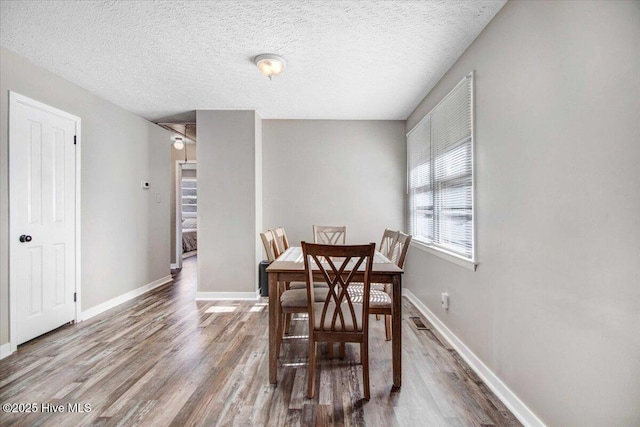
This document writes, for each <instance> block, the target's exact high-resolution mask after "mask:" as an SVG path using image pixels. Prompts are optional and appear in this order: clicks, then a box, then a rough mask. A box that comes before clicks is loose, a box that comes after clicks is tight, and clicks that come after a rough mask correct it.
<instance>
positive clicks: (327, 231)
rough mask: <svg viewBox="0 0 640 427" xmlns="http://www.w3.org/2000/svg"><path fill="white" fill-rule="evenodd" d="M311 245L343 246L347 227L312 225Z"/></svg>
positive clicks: (345, 241) (345, 240)
mask: <svg viewBox="0 0 640 427" xmlns="http://www.w3.org/2000/svg"><path fill="white" fill-rule="evenodd" d="M313 243H320V244H323V245H345V244H346V243H347V226H346V225H343V226H333V225H314V226H313Z"/></svg>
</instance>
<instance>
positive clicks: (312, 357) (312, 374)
mask: <svg viewBox="0 0 640 427" xmlns="http://www.w3.org/2000/svg"><path fill="white" fill-rule="evenodd" d="M307 375H308V376H309V378H308V384H309V387H308V388H307V397H308V398H309V399H313V392H314V390H315V388H316V342H315V341H314V340H313V336H312V334H311V333H310V334H309V366H308V368H307Z"/></svg>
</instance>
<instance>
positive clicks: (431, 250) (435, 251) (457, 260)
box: [411, 240, 478, 271]
mask: <svg viewBox="0 0 640 427" xmlns="http://www.w3.org/2000/svg"><path fill="white" fill-rule="evenodd" d="M411 246H412V247H414V248H417V249H420V250H421V251H423V252H426V253H428V254H431V255H435V256H437V257H438V258H442V259H445V260H447V261H449V262H452V263H454V264H457V265H459V266H461V267H464V268H466V269H467V270H471V271H476V269H477V268H478V263H477V262H476V261H470V260H468V259H465V258H462V257H460V256H458V255H455V254H452V253H450V252H446V251H444V250H442V249H439V248H435V247H433V246H429V245H427V244H426V243H423V242H420V241H416V240H412V241H411Z"/></svg>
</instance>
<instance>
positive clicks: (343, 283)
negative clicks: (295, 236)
mask: <svg viewBox="0 0 640 427" xmlns="http://www.w3.org/2000/svg"><path fill="white" fill-rule="evenodd" d="M375 247H376V245H375V243H370V244H368V245H351V246H341V245H318V244H311V243H306V242H302V254H303V258H304V268H305V276H306V280H307V304H308V307H309V331H314V333H318V332H321V333H325V332H326V333H329V334H346V333H349V334H358V333H363V334H364V333H367V331H368V327H369V321H368V319H369V315H368V313H369V294H370V288H371V286H370V284H371V269H372V267H373V258H374V255H375ZM363 264H364V265H363ZM314 270H315V273H316V274H317V273H320V275H321V276H322V279H321V281H322V282H323V283H327V284H328V285H329V292H328V293H327V297H326V298H325V300H324V302H317V301H316V300H315V295H314V291H315V287H314V277H313V275H314ZM358 270H360V271H362V272H363V273H364V278H363V281H362V283H363V285H364V286H363V290H364V298H363V300H362V303H361V304H357V303H354V302H353V301H352V300H351V295H349V292H348V288H349V284H350V283H352V282H353V280H354V273H355V272H357V271H358ZM310 333H311V332H310ZM326 338H327V339H328V340H330V338H331V337H330V335H327V336H326Z"/></svg>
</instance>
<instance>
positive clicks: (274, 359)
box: [269, 273, 280, 384]
mask: <svg viewBox="0 0 640 427" xmlns="http://www.w3.org/2000/svg"><path fill="white" fill-rule="evenodd" d="M278 300H279V295H278V275H277V274H276V273H269V382H270V383H271V384H275V383H276V382H277V379H278V356H277V355H278V352H277V350H278V349H277V348H276V346H277V342H278V340H277V339H276V334H277V330H278V328H277V326H278V318H279V316H280V310H279V304H278Z"/></svg>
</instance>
